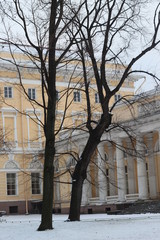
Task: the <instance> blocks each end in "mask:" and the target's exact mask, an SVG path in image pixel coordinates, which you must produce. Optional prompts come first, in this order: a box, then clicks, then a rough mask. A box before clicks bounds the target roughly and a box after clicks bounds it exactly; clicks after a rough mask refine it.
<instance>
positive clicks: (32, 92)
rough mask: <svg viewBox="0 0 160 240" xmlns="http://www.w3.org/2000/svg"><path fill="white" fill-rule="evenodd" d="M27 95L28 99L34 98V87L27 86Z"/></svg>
mask: <svg viewBox="0 0 160 240" xmlns="http://www.w3.org/2000/svg"><path fill="white" fill-rule="evenodd" d="M28 96H29V99H31V100H35V99H36V89H35V88H28Z"/></svg>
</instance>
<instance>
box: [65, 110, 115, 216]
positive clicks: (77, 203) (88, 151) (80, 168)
mask: <svg viewBox="0 0 160 240" xmlns="http://www.w3.org/2000/svg"><path fill="white" fill-rule="evenodd" d="M106 109H107V107H106ZM111 119H112V115H111V114H110V113H107V114H106V115H102V116H101V121H100V122H99V124H98V125H97V127H96V129H94V130H92V131H91V132H90V136H89V138H88V142H87V144H86V146H85V148H84V150H83V152H82V155H81V158H80V160H79V161H78V162H77V165H76V167H75V170H74V173H73V176H72V181H73V184H72V193H71V202H70V212H69V217H68V218H69V220H70V221H79V220H80V208H81V199H82V188H83V182H84V180H85V179H86V177H87V168H88V165H89V163H90V161H91V157H92V156H93V154H94V152H95V151H96V149H97V146H98V144H99V143H100V139H101V137H102V134H103V133H104V131H105V129H107V128H108V127H109V126H110V124H111Z"/></svg>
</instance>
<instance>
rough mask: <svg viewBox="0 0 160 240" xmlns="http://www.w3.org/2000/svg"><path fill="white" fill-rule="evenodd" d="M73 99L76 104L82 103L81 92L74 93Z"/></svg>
mask: <svg viewBox="0 0 160 240" xmlns="http://www.w3.org/2000/svg"><path fill="white" fill-rule="evenodd" d="M73 97H74V98H73V99H74V102H80V101H81V94H80V91H76V92H74V93H73Z"/></svg>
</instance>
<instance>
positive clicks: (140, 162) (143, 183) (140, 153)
mask: <svg viewBox="0 0 160 240" xmlns="http://www.w3.org/2000/svg"><path fill="white" fill-rule="evenodd" d="M136 151H137V174H138V191H139V198H140V199H147V198H148V188H147V173H146V161H145V153H144V147H143V138H142V137H140V136H137V138H136Z"/></svg>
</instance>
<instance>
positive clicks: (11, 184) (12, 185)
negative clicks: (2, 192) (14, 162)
mask: <svg viewBox="0 0 160 240" xmlns="http://www.w3.org/2000/svg"><path fill="white" fill-rule="evenodd" d="M7 195H16V173H7Z"/></svg>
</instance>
